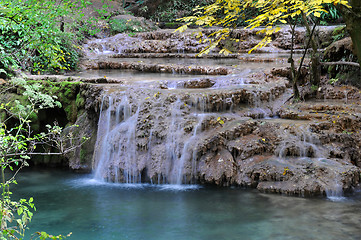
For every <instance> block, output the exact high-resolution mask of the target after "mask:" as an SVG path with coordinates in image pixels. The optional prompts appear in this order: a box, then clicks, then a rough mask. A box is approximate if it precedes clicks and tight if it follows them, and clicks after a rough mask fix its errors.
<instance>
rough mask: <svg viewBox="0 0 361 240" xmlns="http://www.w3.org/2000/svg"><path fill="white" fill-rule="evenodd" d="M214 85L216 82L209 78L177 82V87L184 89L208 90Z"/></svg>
mask: <svg viewBox="0 0 361 240" xmlns="http://www.w3.org/2000/svg"><path fill="white" fill-rule="evenodd" d="M215 83H216V82H215V81H214V80H211V79H209V78H203V79H191V80H187V81H183V82H178V85H179V86H181V87H184V88H210V87H213V85H214V84H215Z"/></svg>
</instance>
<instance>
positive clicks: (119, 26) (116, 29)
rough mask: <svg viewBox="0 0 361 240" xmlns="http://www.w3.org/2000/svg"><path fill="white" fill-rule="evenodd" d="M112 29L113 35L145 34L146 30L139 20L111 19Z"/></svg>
mask: <svg viewBox="0 0 361 240" xmlns="http://www.w3.org/2000/svg"><path fill="white" fill-rule="evenodd" d="M109 23H110V28H111V31H112V32H113V33H123V32H143V31H144V29H143V27H142V26H141V23H140V22H139V21H138V20H131V19H129V20H126V19H111V20H109Z"/></svg>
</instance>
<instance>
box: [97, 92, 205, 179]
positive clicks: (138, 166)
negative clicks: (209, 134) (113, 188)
mask: <svg viewBox="0 0 361 240" xmlns="http://www.w3.org/2000/svg"><path fill="white" fill-rule="evenodd" d="M116 100H117V99H116V98H114V97H113V96H112V95H109V96H106V97H104V99H103V103H102V106H101V113H100V117H99V126H98V139H97V143H96V151H95V154H94V161H93V162H94V173H95V175H94V176H95V178H96V179H98V180H106V181H114V182H124V183H141V182H142V179H147V180H146V181H151V182H154V183H162V184H165V183H170V184H177V185H179V184H182V183H189V182H191V179H192V173H194V172H195V171H196V169H195V168H196V164H195V159H194V158H195V156H196V155H195V150H194V149H193V148H194V146H196V140H197V138H198V134H199V132H200V131H201V129H202V122H203V120H204V117H205V114H195V115H193V116H191V117H192V119H193V122H195V126H194V127H193V130H192V133H191V134H189V133H187V132H186V131H185V129H184V128H185V126H184V124H185V122H186V120H184V117H185V116H184V113H183V108H184V107H185V103H184V102H183V101H181V100H180V99H178V100H176V101H175V102H173V103H172V104H171V105H170V106H169V109H167V110H169V116H168V117H167V116H166V114H165V113H162V114H160V116H159V117H158V119H155V122H156V123H157V124H158V125H157V126H162V127H165V126H166V127H167V130H166V131H167V135H166V136H165V138H164V140H165V141H164V142H161V143H160V144H159V141H160V139H159V138H158V139H157V137H156V136H155V135H156V134H159V132H158V131H157V130H156V126H153V128H154V129H153V128H152V127H151V128H150V130H149V136H148V137H147V138H144V139H145V141H146V143H145V144H144V147H140V146H139V145H140V143H139V142H137V134H138V135H139V131H138V128H139V126H138V122H139V120H140V119H139V112H140V111H141V109H142V106H143V103H142V102H138V103H137V104H134V109H133V108H132V104H130V102H129V99H128V97H127V96H126V95H123V96H122V97H121V99H120V101H116ZM106 102H108V107H107V108H106V107H105V105H106V104H105V103H106ZM143 107H144V106H143ZM158 108H160V109H161V110H162V111H164V110H165V108H163V107H162V106H161V105H160V106H158ZM153 110H154V111H156V109H153ZM143 111H144V109H143ZM164 119H166V120H167V121H166V122H167V123H164ZM168 120H169V121H168ZM140 121H141V120H140ZM143 122H144V120H143ZM157 141H158V143H156V142H157ZM163 146H164V151H163V150H162V147H163ZM140 148H141V149H140ZM154 159H157V160H159V161H160V163H159V166H154V165H155V163H153V161H154ZM162 159H163V160H165V161H163V160H162ZM186 165H187V166H188V165H190V166H191V169H190V170H189V171H187V172H185V171H184V168H185V166H186ZM152 167H154V168H156V169H157V170H154V171H153V172H154V173H155V172H158V173H157V174H153V175H155V176H156V177H154V176H147V174H146V173H147V171H148V170H149V169H148V168H152ZM186 175H187V176H189V177H188V180H187V179H185V180H184V178H185V176H186ZM149 178H150V179H149Z"/></svg>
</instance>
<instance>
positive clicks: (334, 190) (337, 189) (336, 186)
mask: <svg viewBox="0 0 361 240" xmlns="http://www.w3.org/2000/svg"><path fill="white" fill-rule="evenodd" d="M325 192H326V196H327V198H328V199H330V200H331V201H341V200H343V199H345V197H344V196H343V188H342V185H341V184H340V181H339V180H338V179H337V178H336V179H335V181H334V182H333V184H332V186H330V187H328V188H326V189H325Z"/></svg>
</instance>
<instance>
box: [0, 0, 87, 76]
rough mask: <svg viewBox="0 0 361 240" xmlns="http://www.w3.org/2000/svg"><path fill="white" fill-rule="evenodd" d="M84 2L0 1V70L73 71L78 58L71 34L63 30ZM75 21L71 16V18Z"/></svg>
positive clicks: (72, 34)
mask: <svg viewBox="0 0 361 240" xmlns="http://www.w3.org/2000/svg"><path fill="white" fill-rule="evenodd" d="M86 4H88V3H87V2H85V1H84V0H77V1H72V0H63V1H62V2H61V3H59V2H58V1H56V0H50V1H45V0H40V1H39V0H28V1H22V0H2V1H1V2H0V68H2V69H5V70H6V71H7V72H8V73H9V72H12V71H14V70H16V69H22V70H28V71H31V72H33V73H42V72H56V71H60V70H66V69H73V68H75V66H76V62H77V60H78V58H79V54H78V51H77V47H76V45H75V43H76V42H75V41H74V40H75V39H76V38H75V34H74V33H69V32H65V31H64V28H65V27H68V25H70V24H72V23H73V22H74V21H72V20H75V19H71V17H67V19H65V18H64V17H63V16H77V14H78V13H79V14H80V10H79V9H81V8H82V6H85V5H86ZM74 18H75V17H74Z"/></svg>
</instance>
